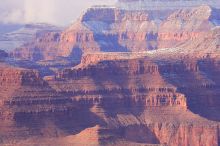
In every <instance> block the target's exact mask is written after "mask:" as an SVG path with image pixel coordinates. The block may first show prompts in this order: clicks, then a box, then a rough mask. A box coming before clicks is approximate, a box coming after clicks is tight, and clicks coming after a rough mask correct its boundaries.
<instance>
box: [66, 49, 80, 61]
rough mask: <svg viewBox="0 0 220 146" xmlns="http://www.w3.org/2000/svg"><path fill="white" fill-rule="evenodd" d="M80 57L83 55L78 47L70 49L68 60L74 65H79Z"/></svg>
mask: <svg viewBox="0 0 220 146" xmlns="http://www.w3.org/2000/svg"><path fill="white" fill-rule="evenodd" d="M82 55H83V52H82V49H81V48H79V47H74V48H73V49H72V52H71V54H70V55H69V57H68V60H69V61H71V62H73V63H75V64H79V63H80V61H81V58H82Z"/></svg>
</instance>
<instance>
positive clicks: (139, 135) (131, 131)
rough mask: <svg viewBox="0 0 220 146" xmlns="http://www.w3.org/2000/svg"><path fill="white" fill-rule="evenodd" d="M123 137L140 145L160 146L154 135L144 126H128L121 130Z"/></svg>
mask: <svg viewBox="0 0 220 146" xmlns="http://www.w3.org/2000/svg"><path fill="white" fill-rule="evenodd" d="M121 131H122V135H123V137H124V138H125V139H126V140H128V141H132V142H137V143H142V144H160V141H159V139H158V138H157V136H156V135H155V133H154V132H153V131H152V130H150V129H149V128H148V127H147V126H145V125H130V126H127V127H124V128H121Z"/></svg>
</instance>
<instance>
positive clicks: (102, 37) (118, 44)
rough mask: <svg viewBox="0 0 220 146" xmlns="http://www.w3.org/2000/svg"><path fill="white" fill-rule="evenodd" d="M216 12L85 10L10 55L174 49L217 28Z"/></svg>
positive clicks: (51, 56)
mask: <svg viewBox="0 0 220 146" xmlns="http://www.w3.org/2000/svg"><path fill="white" fill-rule="evenodd" d="M216 13H218V10H216V9H214V8H211V7H210V6H198V7H195V8H194V7H193V8H185V9H180V10H169V9H166V10H161V11H159V10H124V9H119V8H115V7H92V8H89V9H88V10H87V11H86V12H85V13H84V14H83V15H82V16H81V18H80V19H78V21H77V22H75V23H74V24H73V25H71V26H70V27H68V28H67V29H65V30H64V31H63V32H51V33H46V34H45V35H40V36H37V38H35V39H34V40H33V41H32V42H31V43H27V44H25V45H24V46H23V47H21V48H17V49H16V50H15V51H13V52H12V53H11V56H14V57H17V58H22V59H30V60H43V59H55V58H57V57H71V58H72V59H73V60H78V61H79V60H80V59H81V58H80V56H81V55H82V54H84V53H91V52H143V51H147V50H154V49H161V48H170V47H177V46H179V45H182V44H183V43H184V42H186V41H190V40H192V41H194V40H196V39H198V38H200V37H202V36H205V35H207V34H208V33H209V31H210V30H211V29H212V28H214V27H215V26H216V25H218V23H217V22H218V20H219V16H218V15H216Z"/></svg>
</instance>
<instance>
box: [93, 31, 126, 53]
mask: <svg viewBox="0 0 220 146" xmlns="http://www.w3.org/2000/svg"><path fill="white" fill-rule="evenodd" d="M94 39H95V41H96V42H97V43H98V44H99V46H100V48H101V51H102V52H129V51H128V49H127V48H126V47H124V46H121V45H120V44H119V43H118V40H119V38H118V35H115V34H102V33H100V34H94Z"/></svg>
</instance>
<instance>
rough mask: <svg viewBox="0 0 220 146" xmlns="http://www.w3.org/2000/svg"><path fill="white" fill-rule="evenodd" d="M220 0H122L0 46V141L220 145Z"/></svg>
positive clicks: (19, 144)
mask: <svg viewBox="0 0 220 146" xmlns="http://www.w3.org/2000/svg"><path fill="white" fill-rule="evenodd" d="M214 2H215V1H193V0H191V1H177V0H176V1H168V0H167V1H162V0H161V1H153V0H152V1H144V0H143V1H135V0H120V1H119V2H118V4H117V5H116V6H113V7H112V6H111V7H110V6H96V7H91V8H89V9H88V10H87V11H86V12H85V13H83V14H82V15H81V17H80V18H79V19H78V20H77V21H76V22H75V23H74V24H72V25H71V26H69V27H68V28H66V29H65V30H64V31H60V32H59V31H58V32H57V31H52V32H45V33H40V34H38V35H37V36H36V37H35V38H34V40H32V41H31V42H27V43H25V45H23V46H22V47H20V48H17V49H15V50H14V51H13V52H11V53H10V54H9V56H8V55H7V53H5V52H3V51H0V61H1V63H0V123H1V124H0V145H8V144H10V145H13V146H24V145H42V146H44V145H48V146H60V145H61V146H62V145H67V146H69V145H71V146H72V145H73V146H87V145H88V146H90V145H94V146H143V145H147V146H152V145H153V146H219V145H220V132H219V131H220V113H219V111H220V100H219V97H220V76H219V74H220V28H219V25H220V23H219V22H220V21H219V20H220V15H219V12H220V11H219V9H218V7H217V6H218V5H217V2H216V5H215V6H213V5H212V4H211V3H214ZM145 4H148V6H146V5H145ZM156 4H158V5H157V7H160V8H161V9H157V8H155V7H154V5H156ZM162 4H163V5H162ZM203 4H205V5H203ZM177 5H178V6H177ZM10 57H11V58H10ZM15 58H16V59H21V60H13V59H15ZM61 59H63V60H71V61H76V62H77V64H71V66H65V65H62V63H61V64H59V65H56V63H55V62H56V61H60V60H61ZM23 60H26V61H27V62H28V63H30V64H29V65H26V64H22V67H21V63H17V62H18V61H23ZM34 63H36V64H37V65H39V67H36V69H33V68H34V67H33V66H32V65H33V64H34ZM46 64H52V65H51V66H50V67H49V68H50V69H51V70H52V71H53V72H52V73H50V72H49V73H48V74H47V75H46V76H45V74H46V73H45V72H44V71H45V70H41V68H42V67H43V68H44V67H45V66H47V65H46ZM19 66H20V67H19ZM27 68H29V69H27Z"/></svg>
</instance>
